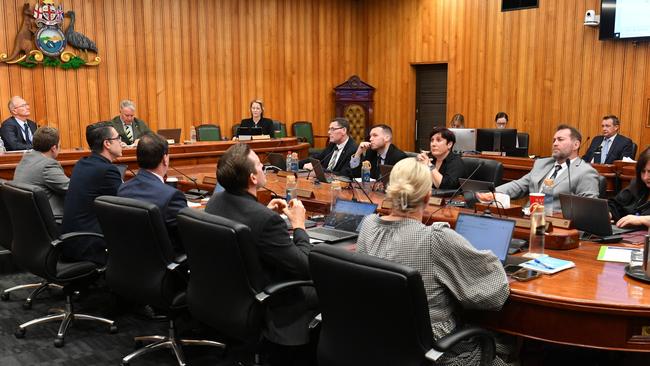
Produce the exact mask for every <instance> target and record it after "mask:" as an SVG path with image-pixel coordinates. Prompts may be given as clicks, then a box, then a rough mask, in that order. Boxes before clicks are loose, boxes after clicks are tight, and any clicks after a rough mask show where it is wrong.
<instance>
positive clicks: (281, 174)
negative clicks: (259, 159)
mask: <svg viewBox="0 0 650 366" xmlns="http://www.w3.org/2000/svg"><path fill="white" fill-rule="evenodd" d="M290 175H293V176H294V177H295V176H296V173H294V172H288V171H286V170H278V177H288V176H290Z"/></svg>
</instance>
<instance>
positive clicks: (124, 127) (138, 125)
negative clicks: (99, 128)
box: [110, 99, 151, 145]
mask: <svg viewBox="0 0 650 366" xmlns="http://www.w3.org/2000/svg"><path fill="white" fill-rule="evenodd" d="M110 123H111V126H113V128H115V131H117V133H118V134H119V135H120V139H121V140H122V143H123V144H125V145H132V144H134V143H135V142H136V141H137V140H138V139H140V136H142V135H144V134H145V133H147V132H151V130H150V129H149V126H147V124H146V123H145V122H144V121H143V120H141V119H138V118H135V104H134V103H133V102H132V101H130V100H128V99H125V100H123V101H121V102H120V115H119V116H116V117H115V118H113V119H112V120H111V121H110Z"/></svg>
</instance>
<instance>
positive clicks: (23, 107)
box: [0, 96, 36, 151]
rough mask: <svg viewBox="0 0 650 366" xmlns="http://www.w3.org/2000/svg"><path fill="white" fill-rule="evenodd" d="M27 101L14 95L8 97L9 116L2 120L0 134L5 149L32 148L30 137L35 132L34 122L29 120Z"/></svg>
mask: <svg viewBox="0 0 650 366" xmlns="http://www.w3.org/2000/svg"><path fill="white" fill-rule="evenodd" d="M30 112H31V111H30V109H29V103H27V102H26V101H25V99H23V98H21V97H19V96H15V97H12V98H11V99H9V113H11V117H9V118H7V119H6V120H5V121H4V122H2V128H0V136H2V140H3V141H4V146H5V149H6V150H7V151H15V150H29V149H31V148H32V138H33V137H34V132H36V123H35V122H34V121H31V120H29V115H30Z"/></svg>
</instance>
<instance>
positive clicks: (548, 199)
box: [542, 179, 553, 216]
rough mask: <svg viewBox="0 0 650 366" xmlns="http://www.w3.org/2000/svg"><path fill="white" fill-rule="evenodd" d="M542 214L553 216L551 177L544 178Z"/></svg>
mask: <svg viewBox="0 0 650 366" xmlns="http://www.w3.org/2000/svg"><path fill="white" fill-rule="evenodd" d="M542 193H544V215H546V216H553V179H544V185H543V186H542Z"/></svg>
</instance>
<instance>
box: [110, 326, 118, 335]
mask: <svg viewBox="0 0 650 366" xmlns="http://www.w3.org/2000/svg"><path fill="white" fill-rule="evenodd" d="M108 332H109V333H110V334H115V333H117V325H115V324H113V325H111V326H110V328H108Z"/></svg>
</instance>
